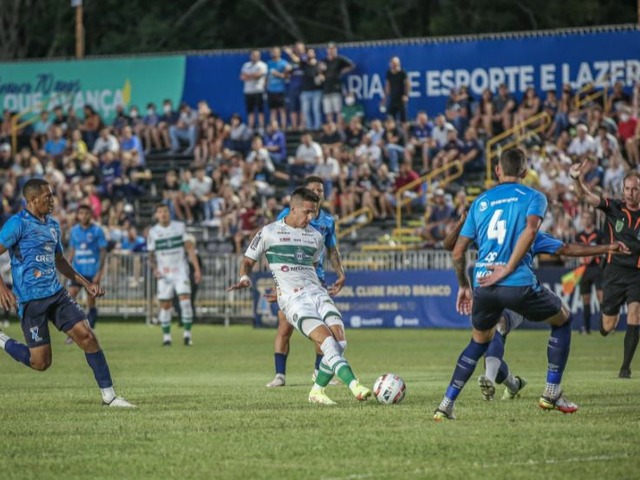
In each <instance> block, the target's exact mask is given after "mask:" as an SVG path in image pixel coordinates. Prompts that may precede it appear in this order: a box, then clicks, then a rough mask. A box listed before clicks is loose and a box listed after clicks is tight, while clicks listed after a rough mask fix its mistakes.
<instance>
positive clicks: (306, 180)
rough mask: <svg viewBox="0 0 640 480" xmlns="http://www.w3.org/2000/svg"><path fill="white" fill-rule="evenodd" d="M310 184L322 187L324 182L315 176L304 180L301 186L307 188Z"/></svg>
mask: <svg viewBox="0 0 640 480" xmlns="http://www.w3.org/2000/svg"><path fill="white" fill-rule="evenodd" d="M312 183H321V184H322V185H324V180H323V179H322V178H321V177H318V176H317V175H310V176H308V177H307V178H305V179H304V181H303V182H302V185H304V186H305V187H308V186H309V185H311V184H312Z"/></svg>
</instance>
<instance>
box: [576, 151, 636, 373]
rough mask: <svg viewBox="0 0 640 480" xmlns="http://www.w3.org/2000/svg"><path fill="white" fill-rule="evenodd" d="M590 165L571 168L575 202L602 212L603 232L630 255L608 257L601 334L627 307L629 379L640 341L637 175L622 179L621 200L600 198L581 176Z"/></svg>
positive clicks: (626, 367)
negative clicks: (627, 250)
mask: <svg viewBox="0 0 640 480" xmlns="http://www.w3.org/2000/svg"><path fill="white" fill-rule="evenodd" d="M588 163H589V162H583V163H582V164H574V165H572V166H571V170H570V171H569V174H570V175H571V177H572V178H573V179H574V181H575V182H574V183H575V186H576V193H577V194H578V198H582V199H584V200H586V201H587V203H589V204H590V205H591V206H593V207H596V208H598V209H600V210H602V211H603V212H604V213H605V215H606V217H607V226H606V231H607V232H608V234H609V239H610V241H613V240H614V239H615V240H616V241H619V242H622V243H624V244H625V245H626V246H627V247H628V248H629V249H630V250H631V254H630V255H627V256H620V255H616V256H613V255H609V256H608V257H607V260H606V266H605V270H604V284H603V299H602V325H601V327H600V333H601V334H602V335H608V334H609V332H611V331H612V330H614V329H615V327H616V325H617V323H618V319H619V313H620V307H621V306H622V305H623V304H624V303H625V302H626V303H627V307H628V314H627V332H626V334H625V336H624V358H623V361H622V366H621V367H620V373H619V375H618V377H620V378H630V377H631V360H632V359H633V355H634V353H635V351H636V347H637V346H638V340H639V339H640V174H639V173H638V172H636V171H634V170H630V171H629V172H627V174H626V175H625V176H624V180H623V184H622V196H623V199H622V200H616V199H612V198H606V197H601V196H599V195H596V194H595V193H593V192H591V191H590V190H589V189H588V188H587V187H585V185H584V182H583V175H584V173H585V170H586V168H588V167H587V165H588Z"/></svg>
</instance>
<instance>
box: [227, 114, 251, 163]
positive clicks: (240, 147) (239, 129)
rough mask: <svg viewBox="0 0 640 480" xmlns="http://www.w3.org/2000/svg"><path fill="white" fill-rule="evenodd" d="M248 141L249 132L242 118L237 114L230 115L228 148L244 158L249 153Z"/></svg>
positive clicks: (249, 139) (249, 138)
mask: <svg viewBox="0 0 640 480" xmlns="http://www.w3.org/2000/svg"><path fill="white" fill-rule="evenodd" d="M250 141H251V130H250V129H249V128H248V127H247V126H246V125H245V124H244V122H243V121H242V117H240V115H239V114H238V113H234V114H233V115H231V128H230V130H229V145H228V147H229V148H230V149H231V150H234V151H236V152H240V153H241V154H242V155H243V156H244V155H246V154H247V152H248V151H249V148H250V145H251V143H250Z"/></svg>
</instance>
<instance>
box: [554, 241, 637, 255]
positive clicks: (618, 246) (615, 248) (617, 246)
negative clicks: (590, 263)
mask: <svg viewBox="0 0 640 480" xmlns="http://www.w3.org/2000/svg"><path fill="white" fill-rule="evenodd" d="M608 253H611V254H614V255H629V254H631V250H629V247H627V246H626V245H625V244H624V243H622V242H613V243H607V244H605V245H585V244H583V243H568V244H566V245H563V246H562V247H560V248H559V249H558V251H557V252H556V254H557V255H562V256H565V257H591V256H595V255H606V254H608Z"/></svg>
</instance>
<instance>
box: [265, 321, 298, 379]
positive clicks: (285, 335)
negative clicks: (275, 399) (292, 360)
mask: <svg viewBox="0 0 640 480" xmlns="http://www.w3.org/2000/svg"><path fill="white" fill-rule="evenodd" d="M293 330H294V329H293V326H292V325H291V324H290V323H289V322H287V318H286V317H285V315H284V313H282V311H280V310H278V331H277V332H276V338H275V341H274V348H273V349H274V354H273V358H274V362H275V368H276V376H275V377H274V378H273V380H271V381H270V382H269V383H267V387H284V386H285V384H286V374H287V355H289V341H290V340H291V335H292V334H293Z"/></svg>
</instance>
